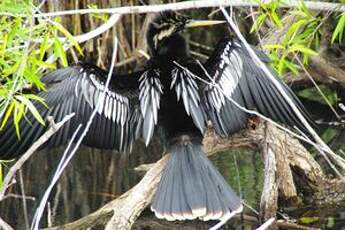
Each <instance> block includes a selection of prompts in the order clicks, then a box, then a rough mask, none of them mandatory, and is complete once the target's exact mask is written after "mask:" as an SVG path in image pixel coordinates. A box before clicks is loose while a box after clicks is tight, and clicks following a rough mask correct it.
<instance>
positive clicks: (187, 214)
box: [0, 11, 311, 220]
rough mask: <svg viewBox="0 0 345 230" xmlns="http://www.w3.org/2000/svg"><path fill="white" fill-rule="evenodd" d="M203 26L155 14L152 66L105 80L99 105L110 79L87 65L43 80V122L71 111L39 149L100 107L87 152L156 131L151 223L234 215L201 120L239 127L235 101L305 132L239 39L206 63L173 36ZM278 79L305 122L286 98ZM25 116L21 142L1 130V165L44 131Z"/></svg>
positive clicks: (221, 127) (121, 145) (243, 116)
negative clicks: (158, 160)
mask: <svg viewBox="0 0 345 230" xmlns="http://www.w3.org/2000/svg"><path fill="white" fill-rule="evenodd" d="M216 23H219V22H213V23H211V24H216ZM206 24H210V22H196V21H193V20H191V19H189V18H187V17H185V16H183V15H180V14H177V13H174V12H170V11H169V12H165V13H161V14H159V15H157V16H156V17H155V18H154V19H153V20H152V21H151V23H150V24H149V28H148V31H147V43H148V45H149V50H150V54H151V59H150V60H149V61H148V63H147V64H146V65H145V66H143V67H142V68H141V69H142V71H137V72H134V73H132V74H129V75H114V76H112V78H111V82H110V88H109V91H106V93H105V96H104V98H101V94H102V91H104V90H105V88H104V84H105V81H106V76H107V74H108V73H107V72H106V71H104V70H101V69H99V68H97V67H95V66H93V65H89V64H79V65H77V66H74V67H69V68H65V69H59V70H56V71H54V72H52V73H49V74H48V75H46V76H44V77H43V78H42V80H43V82H44V83H46V84H47V85H48V86H49V89H48V91H46V92H41V93H39V96H41V97H43V98H44V99H45V101H46V103H47V104H48V106H49V107H48V108H46V107H44V106H43V105H42V104H39V103H35V105H36V106H37V109H38V110H39V111H40V113H41V114H42V116H43V117H45V118H46V117H47V116H53V117H54V120H55V121H56V122H58V121H60V120H62V118H63V117H64V116H65V115H67V114H70V113H72V112H74V113H75V116H74V117H73V118H72V119H71V120H70V121H68V122H67V123H66V125H65V126H64V127H63V128H62V129H60V130H59V131H58V132H57V133H56V134H55V135H54V136H53V137H52V138H51V139H50V140H49V141H48V143H47V144H46V145H45V146H44V147H52V146H57V145H61V144H65V143H67V141H68V140H69V139H70V138H71V136H72V134H73V132H74V131H75V129H76V128H77V126H78V125H79V124H80V123H82V124H84V125H85V124H86V123H87V121H88V119H89V117H90V114H91V113H92V111H93V110H94V109H95V106H96V103H97V102H98V101H99V100H102V101H101V106H100V107H99V108H98V112H97V115H96V117H95V119H94V122H93V124H92V126H91V128H90V131H89V132H88V134H87V136H86V137H85V139H84V140H83V143H84V144H85V145H88V146H91V147H96V148H103V149H116V150H119V151H122V152H126V151H130V149H131V146H132V144H133V143H134V141H135V140H137V139H139V138H140V139H143V140H144V142H145V144H146V145H148V144H149V142H150V140H151V139H152V136H153V135H154V133H157V134H158V135H159V136H160V138H161V140H162V143H164V145H165V147H166V149H167V150H168V152H169V153H170V160H169V162H168V164H167V167H166V169H165V171H164V173H163V176H162V180H161V182H160V185H159V188H158V190H157V193H156V195H155V198H154V201H153V203H152V210H153V211H154V212H155V214H156V216H157V217H159V218H165V219H168V220H184V219H194V218H200V219H203V220H209V219H220V218H223V217H230V216H232V215H234V214H236V213H238V212H240V211H241V210H242V204H241V201H240V199H239V197H238V196H237V195H236V194H235V193H234V192H233V191H232V189H231V188H230V187H229V185H228V184H227V183H226V181H225V180H224V178H223V177H222V176H221V175H220V174H219V172H218V171H217V170H216V169H215V167H214V166H213V165H212V163H211V162H210V161H209V160H208V158H207V157H206V155H205V153H204V152H203V150H202V139H203V134H204V131H205V129H206V127H207V124H208V122H211V123H212V125H213V127H214V128H215V130H216V132H217V134H218V135H220V136H223V137H224V136H228V135H231V134H233V133H235V132H237V131H239V130H240V129H242V128H243V127H244V126H245V125H246V121H247V119H248V118H249V116H250V115H249V114H248V113H246V112H244V111H243V110H242V109H240V108H239V107H238V106H237V105H235V104H234V103H233V101H235V102H236V103H237V104H238V105H239V106H243V107H245V108H247V109H255V110H257V111H258V112H260V113H262V114H263V115H265V116H267V117H270V118H272V119H273V120H275V121H278V122H281V123H284V124H286V125H289V126H296V127H298V128H299V129H301V130H304V126H303V124H302V123H301V122H300V121H299V119H298V117H297V116H296V114H295V113H294V112H293V110H292V109H291V108H290V106H289V104H288V103H287V101H286V100H285V99H284V98H283V97H282V95H281V94H280V92H279V91H278V90H277V89H276V87H275V86H274V84H273V83H272V82H271V81H270V80H269V78H267V77H265V74H264V72H263V71H262V70H261V69H260V68H259V67H258V66H257V65H256V64H255V62H254V61H253V60H252V59H251V57H250V55H249V53H248V52H247V50H246V49H245V47H244V45H243V44H242V43H241V42H240V41H238V40H236V39H222V40H221V41H220V42H219V44H218V45H217V46H216V49H215V51H214V52H213V54H212V55H211V57H210V58H209V60H208V61H207V62H206V63H204V64H203V66H200V64H199V63H198V62H197V61H196V60H195V59H193V58H192V57H191V56H190V53H189V49H188V46H187V43H186V40H185V38H184V37H183V36H182V34H181V33H180V32H181V31H182V30H183V29H184V28H187V27H193V26H195V25H206ZM255 52H256V53H257V55H258V56H259V57H260V59H261V60H262V61H263V62H265V63H267V62H269V59H268V58H267V57H266V55H265V54H264V53H262V52H261V51H258V50H255ZM272 73H273V74H275V73H274V72H273V71H272ZM277 79H278V78H277ZM278 81H279V83H280V84H281V86H282V87H283V89H284V90H285V92H286V93H287V94H288V95H289V96H290V98H291V99H292V101H294V102H295V104H296V105H297V107H298V108H299V109H300V110H301V111H302V113H303V114H304V115H305V116H306V117H307V119H309V120H310V121H311V119H310V118H309V116H308V113H307V112H306V111H305V110H304V108H303V106H302V104H301V103H300V102H299V100H298V99H297V97H296V96H295V95H294V94H293V92H292V91H291V90H290V89H289V88H288V87H287V86H286V85H285V84H284V83H283V82H282V81H281V80H279V79H278ZM207 82H210V83H207ZM232 100H233V101H232ZM27 118H28V119H22V121H21V122H20V127H21V139H20V140H18V138H17V137H16V133H15V130H14V127H13V126H12V124H10V123H9V124H8V125H7V126H6V127H5V129H4V130H3V131H0V158H1V159H8V158H13V157H16V156H17V155H19V154H21V153H24V152H25V150H26V149H27V148H28V147H29V146H30V145H31V144H32V143H33V142H34V141H35V140H36V139H37V138H39V136H40V135H42V134H43V133H44V131H45V130H46V127H44V126H42V125H41V124H39V123H38V122H37V121H36V120H35V119H34V117H33V116H32V115H30V114H29V115H28V117H27Z"/></svg>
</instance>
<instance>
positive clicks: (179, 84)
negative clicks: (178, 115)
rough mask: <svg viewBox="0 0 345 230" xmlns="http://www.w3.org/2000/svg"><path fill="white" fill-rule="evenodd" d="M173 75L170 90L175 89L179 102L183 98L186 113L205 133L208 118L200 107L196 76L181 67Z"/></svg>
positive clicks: (177, 67) (173, 71)
mask: <svg viewBox="0 0 345 230" xmlns="http://www.w3.org/2000/svg"><path fill="white" fill-rule="evenodd" d="M171 75H172V81H171V84H170V89H172V88H173V87H175V92H176V96H177V100H178V101H179V100H180V99H181V98H182V101H183V105H184V108H185V110H186V113H187V114H188V115H189V116H191V117H192V118H193V122H194V124H195V125H196V126H197V127H198V128H199V130H200V131H201V132H202V133H203V132H204V130H205V124H206V118H205V113H204V110H203V109H202V107H201V106H200V95H199V87H198V85H197V83H196V82H195V80H194V78H195V76H193V74H192V73H190V72H189V71H187V70H186V69H183V68H181V67H179V66H176V67H175V68H174V69H173V70H172V73H171Z"/></svg>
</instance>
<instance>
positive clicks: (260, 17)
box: [250, 14, 267, 33]
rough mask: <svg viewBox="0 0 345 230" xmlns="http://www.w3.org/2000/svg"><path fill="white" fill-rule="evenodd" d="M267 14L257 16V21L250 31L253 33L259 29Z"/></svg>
mask: <svg viewBox="0 0 345 230" xmlns="http://www.w3.org/2000/svg"><path fill="white" fill-rule="evenodd" d="M266 17H267V15H266V14H261V15H260V16H259V17H257V19H256V21H255V22H254V24H253V26H252V28H251V29H250V33H253V32H254V31H256V30H259V29H260V27H261V25H262V23H263V22H264V21H265V19H266Z"/></svg>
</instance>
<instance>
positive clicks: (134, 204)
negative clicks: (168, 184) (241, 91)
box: [48, 121, 345, 230]
mask: <svg viewBox="0 0 345 230" xmlns="http://www.w3.org/2000/svg"><path fill="white" fill-rule="evenodd" d="M249 124H250V127H248V128H247V129H246V130H244V131H242V132H240V133H238V134H236V135H234V136H232V137H230V138H225V139H222V138H219V137H218V136H217V135H216V134H215V131H214V130H212V129H209V130H207V132H206V134H205V138H204V143H203V144H204V149H205V152H207V153H208V154H209V155H210V154H215V153H216V152H221V151H224V150H228V149H229V148H231V149H233V148H251V149H255V150H258V149H262V148H263V146H264V145H265V143H269V144H270V148H271V150H272V153H274V155H275V158H276V159H282V158H283V159H284V160H285V161H286V165H288V167H286V168H284V167H279V166H277V165H278V163H277V164H276V166H275V168H276V184H275V186H277V187H278V195H277V196H279V197H280V199H279V200H281V199H284V197H286V195H285V194H291V193H290V192H289V191H286V190H285V189H287V187H286V186H284V185H285V184H287V183H288V182H287V181H286V180H288V181H289V180H291V178H289V177H287V176H286V175H288V174H291V175H297V176H298V178H299V180H298V181H297V182H298V183H297V185H298V188H299V190H302V192H303V191H304V190H306V188H308V194H311V196H318V197H320V198H321V197H326V196H327V194H330V193H328V192H330V191H327V189H325V188H329V186H327V185H328V183H329V179H328V178H327V177H326V176H325V175H324V173H323V172H322V170H321V167H320V166H319V164H318V163H317V162H316V161H315V160H314V159H313V157H312V156H311V155H310V154H309V152H308V151H307V150H306V149H305V148H304V147H303V146H302V145H301V144H300V143H299V142H298V141H297V140H296V139H294V138H292V137H291V136H290V135H289V134H287V133H286V132H284V131H282V130H279V129H278V128H276V127H275V126H273V125H271V124H270V123H267V122H259V123H257V122H256V121H254V122H253V121H250V122H249ZM253 124H254V125H253ZM167 159H168V155H165V156H164V157H163V158H162V159H161V160H159V161H158V162H156V163H155V164H153V166H152V165H150V166H149V168H150V169H149V171H148V172H147V173H146V174H145V176H144V177H143V179H142V180H141V181H140V182H139V184H137V185H136V186H135V187H133V188H132V189H131V190H129V191H127V192H126V193H124V194H123V195H121V196H120V197H119V198H117V199H115V200H113V201H111V202H109V203H107V204H106V205H105V206H103V207H102V208H100V209H99V210H97V211H95V212H94V213H91V214H90V215H88V216H85V217H83V218H81V219H79V220H77V221H75V222H72V223H69V224H66V225H63V226H57V227H53V228H48V229H49V230H56V229H64V230H68V229H85V228H88V227H95V226H98V225H102V226H105V225H107V223H108V220H109V219H111V221H110V222H109V223H108V226H107V228H108V229H129V228H130V227H131V226H132V225H133V223H134V222H135V220H136V219H137V218H138V216H139V215H140V213H141V212H142V211H143V210H144V209H145V208H146V207H147V206H148V205H149V204H150V203H151V200H152V199H153V195H154V193H155V191H156V189H157V186H158V183H159V181H160V177H161V174H162V172H163V169H164V167H165V164H166V162H167ZM290 165H291V167H290ZM294 179H296V178H295V177H294ZM339 181H340V180H333V182H332V186H333V188H334V187H336V188H337V193H338V194H339V197H338V198H339V199H337V202H340V201H342V202H344V200H345V198H344V196H342V195H341V194H344V192H345V191H344V190H345V186H344V184H342V183H341V182H339ZM289 183H292V184H293V185H294V182H293V181H292V182H291V181H289ZM294 191H295V190H294ZM341 191H343V193H342V192H341ZM321 194H322V195H321ZM293 196H295V198H296V196H297V192H293V193H292V195H290V196H288V199H291V198H292V197H293ZM270 198H272V196H267V199H270ZM333 198H334V197H333ZM265 199H266V198H265ZM267 199H266V200H265V202H270V201H269V200H267ZM111 216H112V218H111ZM278 225H279V224H278Z"/></svg>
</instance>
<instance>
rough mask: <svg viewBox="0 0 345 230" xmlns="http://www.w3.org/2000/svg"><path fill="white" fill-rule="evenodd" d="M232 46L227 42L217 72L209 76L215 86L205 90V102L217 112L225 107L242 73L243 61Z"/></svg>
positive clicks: (209, 86)
mask: <svg viewBox="0 0 345 230" xmlns="http://www.w3.org/2000/svg"><path fill="white" fill-rule="evenodd" d="M232 45H233V44H232V43H231V42H228V44H227V45H226V46H225V48H224V50H223V53H222V54H221V55H220V57H221V59H220V62H219V64H218V67H217V68H216V69H217V71H216V72H215V73H214V75H213V76H211V77H212V78H213V80H214V82H216V80H217V79H219V80H218V82H217V86H213V85H208V86H207V87H206V88H205V91H206V94H205V95H206V100H207V102H208V105H209V106H212V107H213V108H214V109H215V110H216V111H217V112H219V111H220V109H221V108H222V107H223V106H224V105H225V102H226V98H227V97H229V98H230V97H232V94H233V93H234V91H235V89H236V87H237V85H238V83H239V80H240V78H241V75H240V74H241V73H242V71H243V61H242V59H241V57H240V55H239V53H238V52H237V50H236V49H231V46H232Z"/></svg>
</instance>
